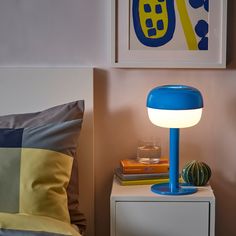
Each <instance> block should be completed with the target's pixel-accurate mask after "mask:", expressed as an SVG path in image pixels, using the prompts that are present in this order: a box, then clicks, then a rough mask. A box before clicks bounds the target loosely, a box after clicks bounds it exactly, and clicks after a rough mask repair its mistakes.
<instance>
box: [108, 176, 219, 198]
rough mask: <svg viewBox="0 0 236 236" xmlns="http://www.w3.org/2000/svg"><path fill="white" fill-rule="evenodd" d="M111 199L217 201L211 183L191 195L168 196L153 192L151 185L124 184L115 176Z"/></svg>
mask: <svg viewBox="0 0 236 236" xmlns="http://www.w3.org/2000/svg"><path fill="white" fill-rule="evenodd" d="M111 200H115V201H123V200H124V201H128V200H132V201H215V196H214V193H213V190H212V188H211V186H210V185H207V186H203V187H198V191H197V192H196V193H194V194H190V195H181V196H168V195H160V194H156V193H153V192H152V191H151V185H132V186H122V185H120V184H119V183H118V181H117V180H116V178H115V177H114V180H113V185H112V191H111Z"/></svg>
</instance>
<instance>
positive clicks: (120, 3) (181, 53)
mask: <svg viewBox="0 0 236 236" xmlns="http://www.w3.org/2000/svg"><path fill="white" fill-rule="evenodd" d="M226 26H227V0H111V61H112V65H113V66H117V67H150V68H225V67H226Z"/></svg>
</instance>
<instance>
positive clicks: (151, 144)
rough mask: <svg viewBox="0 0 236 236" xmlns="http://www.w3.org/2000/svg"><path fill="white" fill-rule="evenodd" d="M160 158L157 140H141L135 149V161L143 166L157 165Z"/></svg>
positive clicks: (159, 147)
mask: <svg viewBox="0 0 236 236" xmlns="http://www.w3.org/2000/svg"><path fill="white" fill-rule="evenodd" d="M160 158H161V146H160V142H158V141H157V140H142V141H140V142H139V144H138V147H137V159H138V161H139V162H141V163H144V164H151V163H158V162H159V161H160Z"/></svg>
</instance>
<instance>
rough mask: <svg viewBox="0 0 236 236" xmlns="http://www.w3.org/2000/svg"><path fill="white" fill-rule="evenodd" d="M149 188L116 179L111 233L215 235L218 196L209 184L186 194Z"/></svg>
mask: <svg viewBox="0 0 236 236" xmlns="http://www.w3.org/2000/svg"><path fill="white" fill-rule="evenodd" d="M150 187H151V186H150V185H135V186H121V185H119V183H118V182H117V181H116V179H115V178H114V181H113V186H112V192H111V198H110V204H111V205H110V207H111V236H214V235H215V196H214V194H213V191H212V189H211V187H210V186H207V187H200V188H199V189H198V192H197V193H195V194H192V195H184V196H165V195H158V194H155V193H152V192H151V190H150Z"/></svg>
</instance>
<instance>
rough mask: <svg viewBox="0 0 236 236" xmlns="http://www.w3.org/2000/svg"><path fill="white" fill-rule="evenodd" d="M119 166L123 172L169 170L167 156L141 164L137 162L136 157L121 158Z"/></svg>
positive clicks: (141, 172)
mask: <svg viewBox="0 0 236 236" xmlns="http://www.w3.org/2000/svg"><path fill="white" fill-rule="evenodd" d="M120 166H121V170H122V172H123V173H125V174H143V173H165V172H169V161H168V159H167V158H162V159H160V162H158V163H153V164H143V163H140V162H138V160H137V159H123V160H121V161H120Z"/></svg>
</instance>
